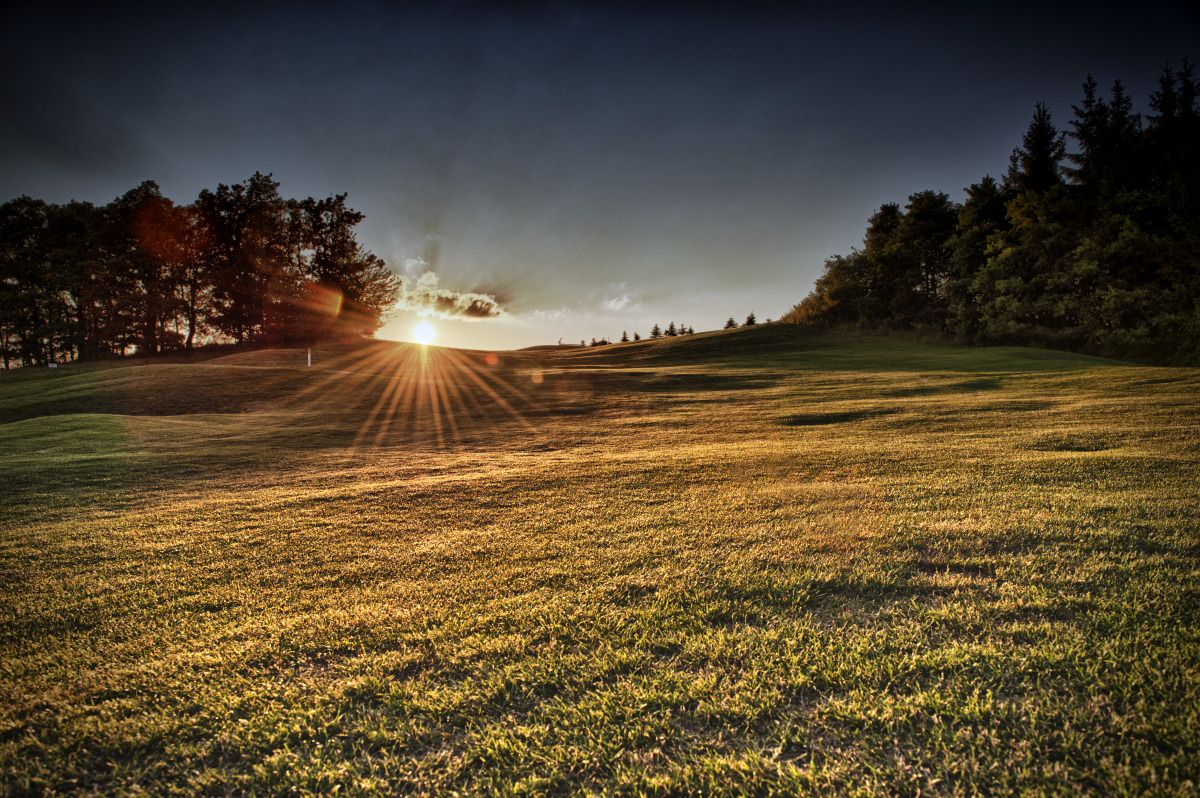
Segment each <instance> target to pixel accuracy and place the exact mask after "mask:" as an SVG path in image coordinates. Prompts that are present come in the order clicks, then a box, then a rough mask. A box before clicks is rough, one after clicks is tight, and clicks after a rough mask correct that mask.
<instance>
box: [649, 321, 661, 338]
mask: <svg viewBox="0 0 1200 798" xmlns="http://www.w3.org/2000/svg"><path fill="white" fill-rule="evenodd" d="M650 337H651V338H662V330H660V329H659V328H658V325H657V324H655V325H654V326H653V327H651V328H650Z"/></svg>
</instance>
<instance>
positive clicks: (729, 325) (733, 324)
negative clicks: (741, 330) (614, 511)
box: [725, 316, 738, 330]
mask: <svg viewBox="0 0 1200 798" xmlns="http://www.w3.org/2000/svg"><path fill="white" fill-rule="evenodd" d="M737 326H738V323H737V321H735V320H734V318H733V316H730V317H729V320H728V321H726V322H725V329H726V330H736V329H737Z"/></svg>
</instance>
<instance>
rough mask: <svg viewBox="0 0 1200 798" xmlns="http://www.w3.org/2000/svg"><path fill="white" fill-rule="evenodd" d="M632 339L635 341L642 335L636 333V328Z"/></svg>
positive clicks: (640, 338)
mask: <svg viewBox="0 0 1200 798" xmlns="http://www.w3.org/2000/svg"><path fill="white" fill-rule="evenodd" d="M633 340H635V341H640V340H642V336H640V335H638V334H637V331H636V330H635V331H634V333H633Z"/></svg>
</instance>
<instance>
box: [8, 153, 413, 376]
mask: <svg viewBox="0 0 1200 798" xmlns="http://www.w3.org/2000/svg"><path fill="white" fill-rule="evenodd" d="M362 219H363V215H362V214H361V213H359V212H357V211H355V210H353V209H351V208H349V207H347V205H346V195H345V194H338V195H335V196H332V197H329V198H326V199H320V200H318V199H314V198H312V197H309V198H307V199H303V200H296V199H285V198H283V197H282V196H281V195H280V194H279V183H278V182H276V181H275V180H273V179H272V176H271V175H269V174H267V175H263V174H261V173H258V172H256V173H255V174H254V176H253V177H251V178H249V179H248V180H246V181H245V182H243V183H238V184H235V185H232V186H227V185H224V184H220V185H218V186H217V189H216V190H215V191H211V190H208V189H205V190H203V191H201V192H200V195H199V197H197V199H196V200H195V201H194V202H193V203H191V204H189V205H176V204H175V203H174V202H172V201H171V200H170V199H168V198H166V197H164V196H163V195H162V193H161V191H160V190H159V187H158V186H157V185H156V184H155V183H154V182H152V181H147V182H144V183H142V184H141V185H140V186H138V187H136V188H134V189H131V190H130V191H128V192H127V193H125V194H124V195H122V196H120V197H117V198H116V199H114V200H113V201H112V202H110V203H108V204H107V205H103V206H96V205H93V204H92V203H89V202H77V201H71V202H68V203H66V204H64V205H56V204H51V203H46V202H43V201H42V200H37V199H32V198H30V197H28V196H21V197H18V198H16V199H13V200H10V201H8V202H5V203H4V204H3V205H0V350H2V354H3V361H4V367H5V368H9V367H10V366H11V365H42V364H47V363H52V362H58V361H66V360H96V359H103V358H110V357H116V356H121V355H125V354H129V353H131V352H133V353H137V354H150V353H160V352H167V351H172V350H181V349H183V350H186V349H192V348H193V347H195V346H197V345H200V344H202V343H213V342H225V343H234V344H239V345H249V346H297V345H305V344H311V343H315V342H317V341H321V340H329V339H331V338H335V337H341V336H346V335H362V334H369V333H373V332H374V331H375V330H376V329H378V327H379V326H380V324H381V323H382V320H383V315H384V313H385V312H386V311H387V310H388V309H389V308H390V307H391V306H392V305H393V304H394V303H395V301H396V297H397V294H398V291H399V287H400V282H399V279H398V278H397V277H396V276H395V275H394V274H393V273H392V272H391V271H389V270H388V268H387V266H386V264H385V263H384V262H383V261H382V260H381V259H380V258H378V257H376V256H375V255H374V254H373V253H371V252H368V251H366V250H364V249H363V248H362V246H361V245H359V243H358V242H357V241H356V240H355V236H354V227H355V226H356V225H357V224H358V223H359V222H360V221H362Z"/></svg>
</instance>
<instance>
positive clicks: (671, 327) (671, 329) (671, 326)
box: [665, 322, 678, 338]
mask: <svg viewBox="0 0 1200 798" xmlns="http://www.w3.org/2000/svg"><path fill="white" fill-rule="evenodd" d="M665 334H666V335H668V336H670V337H671V338H674V337H675V336H676V335H678V332H677V331H676V329H675V322H671V323H670V324H668V325H667V331H666V333H665Z"/></svg>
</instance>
